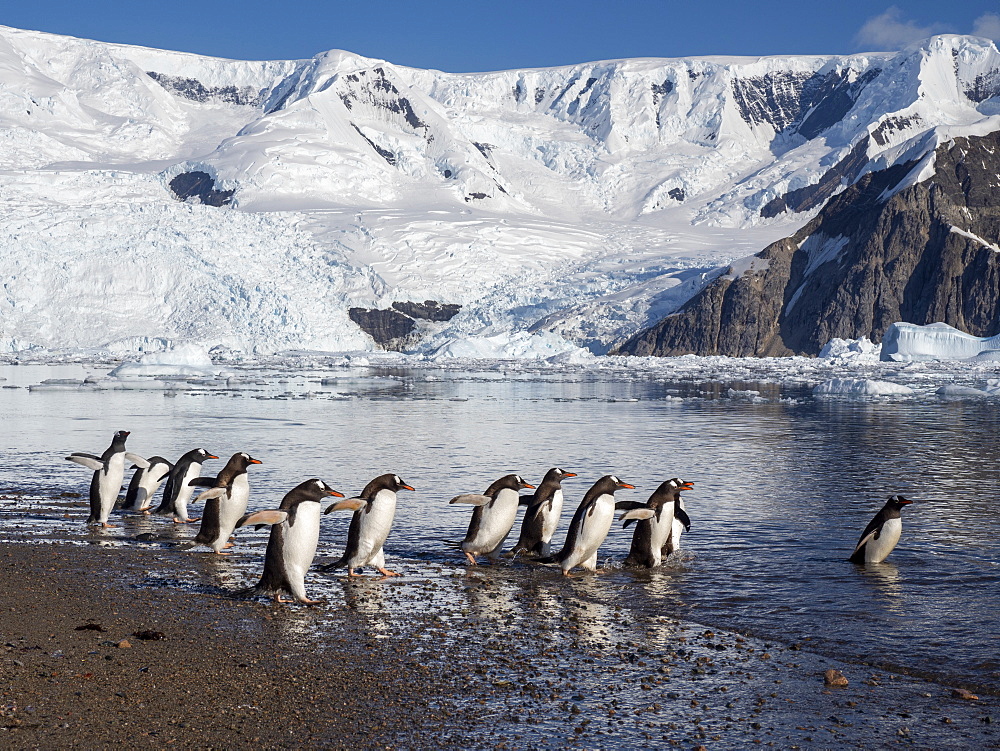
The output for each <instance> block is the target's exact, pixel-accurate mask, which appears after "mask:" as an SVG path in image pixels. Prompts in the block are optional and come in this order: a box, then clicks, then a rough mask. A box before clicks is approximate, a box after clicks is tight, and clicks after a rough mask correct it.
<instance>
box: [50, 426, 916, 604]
mask: <svg viewBox="0 0 1000 751" xmlns="http://www.w3.org/2000/svg"><path fill="white" fill-rule="evenodd" d="M128 436H129V432H128V431H125V430H120V431H118V432H116V433H115V435H114V438H113V440H112V442H111V445H110V446H109V447H108V448H107V450H106V451H105V452H104V453H103V454H101V455H100V456H96V455H94V454H87V453H80V452H77V453H73V454H70V455H69V456H67V457H66V459H67V460H69V461H72V462H75V463H77V464H80V465H82V466H84V467H86V468H87V469H90V470H93V472H94V475H93V478H92V480H91V483H90V516H89V518H88V520H87V522H88V524H100V525H102V526H104V527H110V526H112V525H110V524H109V523H108V517H109V516H110V514H111V511H112V510H113V509H114V508H115V505H116V503H117V501H118V496H119V492H120V490H121V487H122V483H123V481H124V476H125V465H126V463H127V462H131V463H132V469H135V470H136V472H135V474H134V475H133V477H132V480H131V482H130V483H129V486H128V490H127V492H126V495H125V502H124V504H123V506H122V508H123V509H124V510H125V511H130V512H134V513H145V514H148V513H157V514H165V515H170V516H172V517H173V520H174V522H176V523H187V522H195V521H199V519H197V518H192V517H190V516H189V515H188V503H189V501H190V500H191V497H192V495H193V494H194V490H195V488H205V490H203V491H202V492H201V493H200V494H199V495H198V497H197V498H195V499H194V502H201V501H203V502H204V503H205V507H204V511H203V513H202V516H201V518H200V521H201V527H200V529H199V531H198V534H197V536H196V537H195V538H194V540H193V542H192V543H191V547H194V546H196V545H205V546H207V547H209V548H211V549H212V550H213V551H214V552H215V553H217V554H220V555H225V554H226V553H225V552H224V551H225V549H227V548H230V547H232V546H233V542H232V538H233V534H234V532H235V531H236V530H237V529H239V528H240V527H243V526H254V527H255V528H257V529H261V528H263V527H265V526H270V527H271V533H270V537H269V539H268V543H267V550H266V552H265V555H264V573H263V575H262V576H261V579H260V582H258V584H257V585H256V586H254V587H251V588H250V589H248V590H246V591H247V592H248V593H253V594H266V595H270V596H272V597H274V599H276V600H277V601H279V602H286V600H284V599H283V597H282V595H283V594H284V593H287V594H290V595H291V596H292V597H293V598H295V600H297V601H299V602H302V603H306V604H314V603H316V602H318V601H317V600H311V599H310V598H309V597H307V595H306V591H305V576H306V572H307V571H308V570H309V569H310V567H311V566H312V563H313V558H314V557H315V554H316V547H317V545H318V543H319V526H320V517H321V515H322V514H328V513H330V512H332V511H340V510H351V511H353V512H354V516H353V518H352V519H351V524H350V528H349V531H348V539H347V546H346V550H345V551H344V554H343V555H342V556H341V557H340V559H338V560H337V561H334V562H333V563H331V564H328V565H326V566H324V567H323V570H332V569H335V568H339V567H346V568H347V571H348V576H352V577H353V576H356V573H355V569H357V568H361V567H364V566H371V567H373V568H375V569H377V570H378V571H379V572H380V573H381V574H382V575H383V576H397V575H398V574H395V573H394V572H392V571H390V570H389V569H387V568H386V567H385V554H384V552H383V550H382V546H383V545H384V543H385V541H386V539H387V538H388V536H389V530H390V528H391V526H392V522H393V519H394V517H395V514H396V494H397V492H399V491H400V490H411V491H412V490H414V488H413V487H411V486H410V485H408V484H406V483H405V482H404V481H403V480H402V479H401V478H400V477H399V476H398V475H395V474H385V475H380V476H379V477H376V478H375V479H374V480H372V481H371V482H369V483H368V485H366V486H365V488H364V490H362V491H361V494H360V495H358V496H357V497H354V498H345V497H344V494H343V493H340V492H338V491H336V490H334V489H333V488H331V487H330V486H329V485H327V484H326V483H325V482H323V481H322V480H318V479H311V480H306V481H305V482H303V483H301V484H299V485H297V486H296V487H295V488H293V489H292V490H290V491H289V492H288V493H287V494H286V495H285V497H284V498H283V499H282V500H281V504H280V505H279V507H278V508H277V509H268V510H263V511H255V512H250V513H247V503H248V500H249V497H250V485H249V482H248V480H247V470H248V468H249V467H250V466H252V465H254V464H261V463H262V462H261V461H260V460H258V459H254V458H253V457H251V456H250V455H248V454H246V453H243V452H239V453H236V454H233V455H232V456H231V457H230V458H229V461H228V462H227V463H226V466H225V467H223V468H222V471H221V472H219V473H218V475H216V476H215V477H202V476H201V468H202V463H203V462H205V461H206V460H208V459H218V458H219V457H217V456H215V455H214V454H210V453H209V452H208V451H206V450H205V449H203V448H197V449H193V450H191V451H188V452H187V453H186V454H184V455H183V456H182V457H181V458H180V459H178V460H177V462H176V463H173V464H171V463H170V462H169V461H167V460H166V459H164V458H162V457H159V456H153V457H150V458H149V459H145V458H143V457H141V456H139V455H138V454H133V453H131V452H128V451H126V450H125V440H126V439H127V438H128ZM576 476H577V475H576V474H575V473H573V472H567V471H565V470H563V469H561V468H559V467H553V468H552V469H550V470H549V471H548V472H547V473H546V474H545V477H544V479H543V480H542V482H541V484H540V485H539V486H538V487H537V488H536V487H535V486H534V485H531V484H530V483H527V482H525V481H524V480H523V479H522V478H521V477H520V476H519V475H516V474H509V475H505V476H503V477H501V478H500V479H498V480H497V481H496V482H494V483H493V484H491V485H490V486H489V487H488V488H487V489H486V490H485V491H484V492H483V493H464V494H462V495H458V496H455V497H454V498H452V499H451V501H450V503H453V504H455V503H458V504H470V505H472V506H474V507H475V508H474V509H473V512H472V520H471V522H470V523H469V529H468V532H467V533H466V535H465V539H464V540H463V541H462V543H461V549H462V551H463V552H464V553H465V557H466V559H467V560H468V562H469V564H471V565H473V566H475V565H477V557H479V556H486V557H487V558H489V559H491V560H495V559H497V558H498V557H499V556H500V555H501V550H502V548H503V544H504V542H505V541H506V539H507V536H508V535H509V534H510V531H511V529H513V526H514V521H515V518H516V516H517V511H518V508H519V507H520V506H526V507H527V509H526V510H525V514H524V519H523V521H522V524H521V533H520V537H519V539H518V541H517V543H516V544H515V545H514V547H513V548H512V549H511V550H510V551H509V552H507V553H505V554H504V555H505V556H507V557H514V556H519V555H521V556H525V557H526V558H528V559H529V560H531V561H533V562H536V563H554V564H558V566H559V567H560V568H561V570H562V573H563V575H564V576H568V575H569V574H570V571H571V570H572V569H574V568H577V567H579V568H582V569H584V570H588V571H595V570H597V551H598V548H600V546H601V544H602V543H603V542H604V540H605V538H606V537H607V536H608V533H609V532H610V531H611V525H612V523H613V522H614V518H615V513H616V511H622V512H623V513H621V514H620V515H619V516H618V520H619V521H622V522H624V525H623V526H624V527H628V526H629V525H630V524H633V523H635V524H636V528H635V531H634V533H633V536H632V546H631V548H630V550H629V554H628V557H627V558H626V559H625V561H624V564H625V565H626V566H638V567H645V568H652V567H655V566H659V565H660V563H661V562H662V561H663V560H664V558H666V557H667V556H669V555H670V554H671V553H673V552H674V551H676V550H678V549H679V548H680V538H681V534H682V533H683V532H684V531H685V530H687V531H690V529H691V520H690V519H689V518H688V515H687V513H686V511H685V509H684V502H683V500H682V499H681V492H683V491H687V490H691V488H693V487H694V483H692V482H687V481H683V480H679V479H677V478H673V479H670V480H667V481H666V482H663V483H661V484H660V486H659V487H658V488H657V489H656V490H655V491H654V492H653V494H652V495H651V496H650V497H649V499H648V500H647V501H646V502H644V503H643V502H638V501H617V500H616V499H615V491H617V490H620V489H625V488H627V489H634V488H635V486H634V485H630V484H629V483H627V482H623V481H622V480H620V479H619V478H617V477H616V476H614V475H605V476H604V477H601V478H600V479H599V480H598V481H597V482H596V483H594V485H593V486H592V487H591V488H590V489H589V490H588V491H587V492H586V494H585V495H584V497H583V500H582V501H581V502H580V505H579V507H578V508H577V510H576V513H575V514H574V515H573V520H572V521H571V522H570V526H569V531H568V532H567V535H566V541H565V543H564V545H563V547H562V549H561V550H560V551H559V552H557V553H554V554H553V553H552V552H551V550H550V544H551V540H552V536H553V534H554V533H555V530H556V526H557V524H558V522H559V517H560V515H561V513H562V506H563V491H562V481H563V480H565V479H567V478H570V477H576ZM164 480H166V485H165V487H164V491H163V499H162V501H161V503H160V505H159V507H157V508H156V509H155V511H152V509H151V507H152V498H153V495H154V494H155V493H156V491H157V489H158V488H159V486H160V484H161V483H162V482H163V481H164ZM522 490H534V491H535V492H534V493H532V494H531V495H521V491H522ZM330 497H335V498H339V499H340V500H337V501H334V502H333V503H331V504H330V505H329V506H327V507H326V509H325V510H323V508H322V504H323V503H324V501H326V500H328V499H329V498H330ZM909 503H911V501H908V500H906V499H905V498H903V497H902V496H892V497H890V498H889V501H888V502H887V503H886V505H885V506H884V507H883V508H882V510H881V511H880V512H879V513H878V514H877V515H876V516H875V518H874V519H873V520H872V521H871V523H870V524H869V525H868V527H867V528H866V529H865V531H864V532H863V533H862V536H861V539H860V540H859V542H858V545H857V547H856V548H855V550H854V553H853V554H852V555H851V558H850V560H851V561H853V562H855V563H877V562H881V561H882V560H884V559H885V557H886V556H888V555H889V553H890V552H891V551H892V549H893V548H894V547H895V546H896V543H897V542H898V541H899V537H900V532H901V530H902V525H901V522H900V514H899V510H900V509H901V508H902V507H903V506H905V505H908V504H909Z"/></svg>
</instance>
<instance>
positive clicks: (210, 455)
mask: <svg viewBox="0 0 1000 751" xmlns="http://www.w3.org/2000/svg"><path fill="white" fill-rule="evenodd" d="M205 458H206V459H218V458H219V457H217V456H216V455H215V454H209V455H208V456H206V457H205Z"/></svg>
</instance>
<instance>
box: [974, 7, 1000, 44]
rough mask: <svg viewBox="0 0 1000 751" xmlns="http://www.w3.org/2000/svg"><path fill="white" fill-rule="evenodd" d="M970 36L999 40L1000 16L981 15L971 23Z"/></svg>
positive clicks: (993, 14)
mask: <svg viewBox="0 0 1000 751" xmlns="http://www.w3.org/2000/svg"><path fill="white" fill-rule="evenodd" d="M972 35H973V36H977V37H986V38H987V39H1000V15H998V14H996V13H983V15H981V16H980V17H979V18H977V19H976V20H975V21H974V22H973V24H972Z"/></svg>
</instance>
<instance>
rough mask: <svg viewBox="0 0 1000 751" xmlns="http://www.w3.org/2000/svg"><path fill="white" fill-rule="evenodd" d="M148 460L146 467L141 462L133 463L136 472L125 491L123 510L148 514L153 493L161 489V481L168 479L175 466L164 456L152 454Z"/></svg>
mask: <svg viewBox="0 0 1000 751" xmlns="http://www.w3.org/2000/svg"><path fill="white" fill-rule="evenodd" d="M146 461H147V462H148V465H147V466H145V467H143V466H142V465H140V464H133V465H132V469H134V470H135V474H134V475H132V481H131V482H130V483H129V484H128V490H126V491H125V502H124V503H123V504H122V510H123V511H129V512H132V513H135V514H139V513H141V514H148V513H149V507H150V506H151V505H152V502H153V495H154V494H155V493H156V491H157V490H158V489H159V487H160V483H162V482H163V481H164V480H165V479H167V475H168V474H170V469H171V467H173V466H174V465H173V464H171V463H170V462H168V461H167V460H166V459H164V458H163V457H162V456H151V457H149V459H147V460H146Z"/></svg>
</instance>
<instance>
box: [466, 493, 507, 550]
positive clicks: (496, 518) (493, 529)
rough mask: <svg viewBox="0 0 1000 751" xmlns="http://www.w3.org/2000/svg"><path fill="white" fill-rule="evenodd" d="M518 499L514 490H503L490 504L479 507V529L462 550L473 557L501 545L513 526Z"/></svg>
mask: <svg viewBox="0 0 1000 751" xmlns="http://www.w3.org/2000/svg"><path fill="white" fill-rule="evenodd" d="M519 499H520V496H519V494H518V492H517V491H516V490H511V489H510V488H504V489H503V490H501V491H500V492H499V493H497V494H496V497H495V498H494V499H493V500H492V501H491V502H490V503H488V504H486V505H485V506H480V509H482V513H481V514H480V515H479V528H478V529H477V530H475V534H474V536H473V537H472V539H471V540H469V541H468V542H465V543H463V544H462V549H463V550H465V551H466V552H469V553H472V554H474V555H475V554H482V553H489V552H491V551H493V550H495V549H496V547H497V546H498V545H500V544H502V543H503V541H504V538H506V537H507V535H508V534H510V529H511V527H513V526H514V519H515V517H516V516H517V505H518V502H519ZM470 531H471V530H470Z"/></svg>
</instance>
